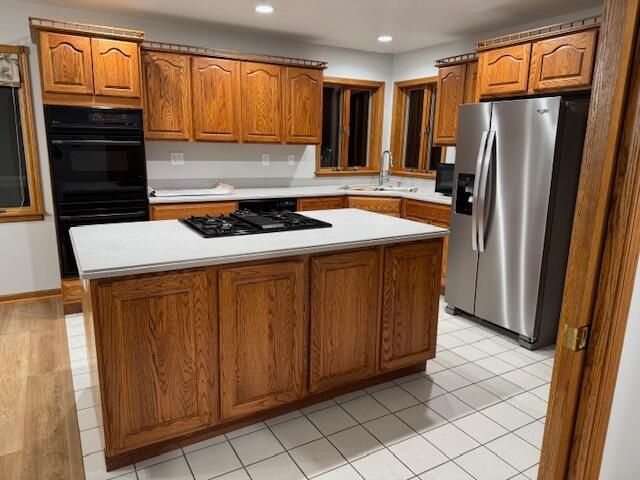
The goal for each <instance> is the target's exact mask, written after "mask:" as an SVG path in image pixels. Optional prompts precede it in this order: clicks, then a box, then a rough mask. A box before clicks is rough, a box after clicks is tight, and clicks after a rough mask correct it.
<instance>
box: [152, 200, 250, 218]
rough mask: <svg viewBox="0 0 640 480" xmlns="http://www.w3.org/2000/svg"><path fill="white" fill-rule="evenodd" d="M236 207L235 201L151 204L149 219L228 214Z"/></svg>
mask: <svg viewBox="0 0 640 480" xmlns="http://www.w3.org/2000/svg"><path fill="white" fill-rule="evenodd" d="M237 209H238V203H237V202H208V203H177V204H170V205H151V220H177V219H179V218H187V217H191V216H197V217H201V216H203V215H228V214H230V213H232V212H235V211H236V210H237Z"/></svg>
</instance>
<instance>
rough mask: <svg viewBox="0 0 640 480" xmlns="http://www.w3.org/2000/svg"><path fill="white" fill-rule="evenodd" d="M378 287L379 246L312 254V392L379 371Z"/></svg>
mask: <svg viewBox="0 0 640 480" xmlns="http://www.w3.org/2000/svg"><path fill="white" fill-rule="evenodd" d="M379 288H380V250H379V249H378V248H373V249H367V250H361V251H355V252H347V253H340V254H333V255H325V256H321V257H316V258H313V259H312V261H311V302H310V303H311V346H310V348H311V380H310V388H309V389H310V391H311V392H318V391H322V390H326V389H329V388H333V387H337V386H340V385H344V384H346V383H350V382H354V381H357V380H360V379H363V378H367V377H369V376H371V375H373V374H374V373H375V372H376V358H377V355H376V352H377V347H378V338H379V337H378V332H379V321H378V319H379V315H378V312H379V308H378V307H379Z"/></svg>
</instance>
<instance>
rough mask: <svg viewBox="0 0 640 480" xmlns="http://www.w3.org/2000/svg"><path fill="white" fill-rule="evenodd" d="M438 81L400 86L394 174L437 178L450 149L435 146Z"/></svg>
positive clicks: (396, 97) (393, 142)
mask: <svg viewBox="0 0 640 480" xmlns="http://www.w3.org/2000/svg"><path fill="white" fill-rule="evenodd" d="M437 85H438V77H429V78H421V79H417V80H407V81H404V82H396V84H395V92H394V99H393V125H392V128H391V132H392V133H391V151H392V152H393V157H394V167H393V170H394V173H396V174H400V175H411V176H422V177H435V171H436V168H437V166H438V164H439V163H441V162H444V159H445V152H446V149H445V148H442V147H436V146H434V145H433V125H434V116H435V105H436V93H437V92H436V90H437Z"/></svg>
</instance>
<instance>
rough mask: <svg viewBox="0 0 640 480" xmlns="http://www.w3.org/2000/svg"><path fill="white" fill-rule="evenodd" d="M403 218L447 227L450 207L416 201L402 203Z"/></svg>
mask: <svg viewBox="0 0 640 480" xmlns="http://www.w3.org/2000/svg"><path fill="white" fill-rule="evenodd" d="M402 216H403V217H404V218H406V219H409V220H416V221H418V222H426V223H433V224H434V225H436V224H438V223H441V224H444V225H449V220H450V218H451V207H450V206H449V205H441V204H439V203H430V202H420V201H418V200H405V201H404V213H403V215H402Z"/></svg>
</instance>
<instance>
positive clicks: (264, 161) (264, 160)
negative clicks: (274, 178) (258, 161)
mask: <svg viewBox="0 0 640 480" xmlns="http://www.w3.org/2000/svg"><path fill="white" fill-rule="evenodd" d="M270 159H271V155H269V154H268V153H263V154H262V166H263V167H268V166H269V160H270Z"/></svg>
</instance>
